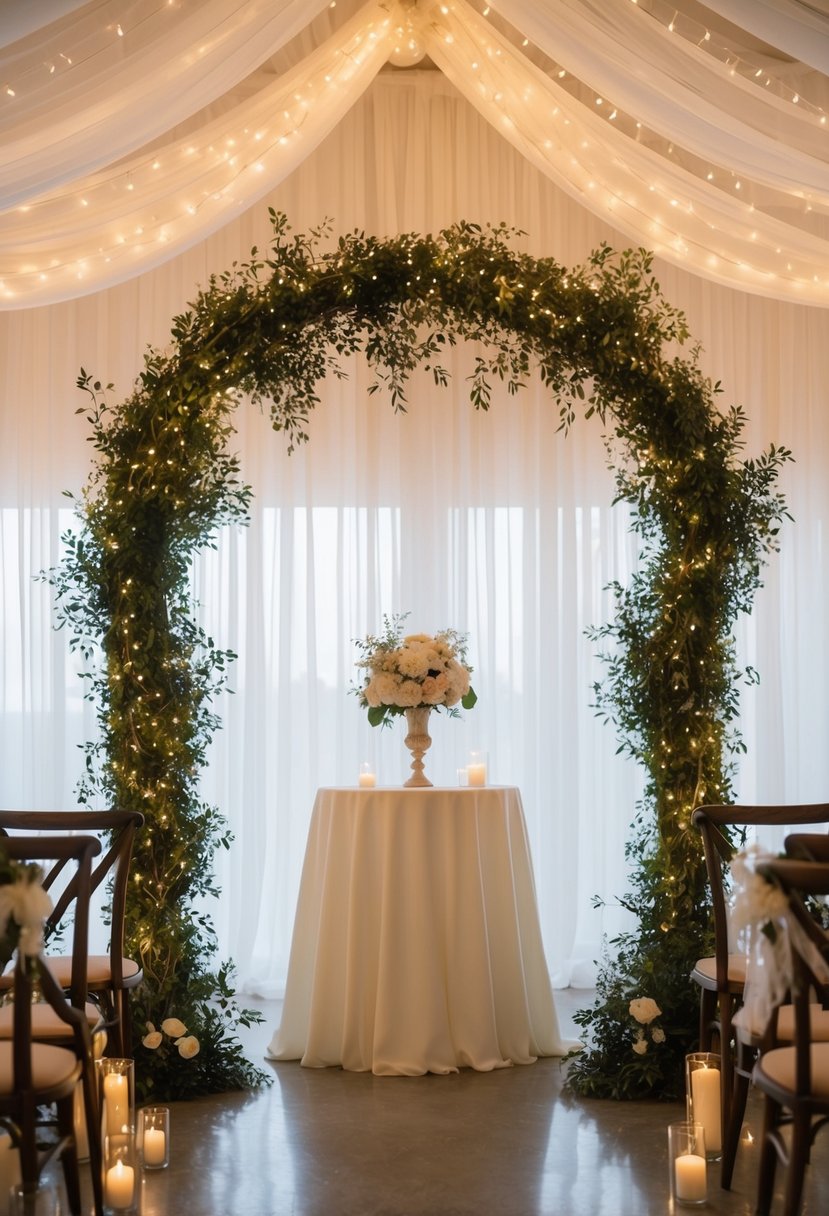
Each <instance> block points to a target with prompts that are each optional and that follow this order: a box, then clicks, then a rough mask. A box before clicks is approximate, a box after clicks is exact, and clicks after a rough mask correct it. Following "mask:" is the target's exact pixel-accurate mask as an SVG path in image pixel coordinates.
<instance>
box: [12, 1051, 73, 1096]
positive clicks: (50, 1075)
mask: <svg viewBox="0 0 829 1216" xmlns="http://www.w3.org/2000/svg"><path fill="white" fill-rule="evenodd" d="M81 1072H82V1069H81V1065H80V1063H79V1061H78V1057H77V1056H76V1055H75V1053H74V1051H68V1050H67V1049H66V1048H65V1047H52V1046H51V1045H50V1044H48V1043H33V1044H32V1083H33V1088H34V1089H37V1090H43V1091H48V1090H54V1089H60V1088H62V1087H63V1086H67V1087H70V1086H72V1085H75V1084H76V1083H77V1081H78V1080H79V1079H80V1076H81ZM13 1090H14V1070H13V1065H12V1044H11V1043H10V1042H5V1043H0V1094H2V1095H4V1096H7V1095H9V1094H11V1093H12V1092H13Z"/></svg>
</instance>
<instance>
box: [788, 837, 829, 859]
mask: <svg viewBox="0 0 829 1216" xmlns="http://www.w3.org/2000/svg"><path fill="white" fill-rule="evenodd" d="M784 847H785V850H786V853H787V855H788V856H789V857H794V858H798V859H799V860H800V861H829V833H827V832H792V833H790V834H789V835H788V836H787V837H786V839H785V841H784Z"/></svg>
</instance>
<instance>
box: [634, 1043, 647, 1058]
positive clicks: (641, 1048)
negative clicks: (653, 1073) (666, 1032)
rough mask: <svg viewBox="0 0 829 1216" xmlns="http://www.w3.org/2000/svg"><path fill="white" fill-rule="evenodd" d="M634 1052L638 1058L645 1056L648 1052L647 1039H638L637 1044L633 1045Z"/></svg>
mask: <svg viewBox="0 0 829 1216" xmlns="http://www.w3.org/2000/svg"><path fill="white" fill-rule="evenodd" d="M633 1050H634V1051H635V1052H636V1054H637V1055H638V1056H643V1055H644V1054H645V1052H646V1051H647V1050H648V1041H647V1039H637V1040H636V1042H635V1043H634V1044H633Z"/></svg>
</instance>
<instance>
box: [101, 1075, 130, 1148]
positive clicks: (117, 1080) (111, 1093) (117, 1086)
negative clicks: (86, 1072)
mask: <svg viewBox="0 0 829 1216" xmlns="http://www.w3.org/2000/svg"><path fill="white" fill-rule="evenodd" d="M96 1067H97V1069H98V1093H99V1094H100V1098H101V1133H102V1135H103V1136H104V1137H107V1136H124V1135H126V1134H127V1133H133V1132H134V1131H135V1065H134V1063H133V1061H132V1060H127V1059H120V1058H118V1057H117V1056H104V1058H103V1059H102V1060H98V1061H96Z"/></svg>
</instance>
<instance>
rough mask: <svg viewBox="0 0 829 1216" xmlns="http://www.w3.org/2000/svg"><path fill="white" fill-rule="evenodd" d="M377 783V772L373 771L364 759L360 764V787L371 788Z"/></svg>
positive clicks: (363, 788) (362, 788)
mask: <svg viewBox="0 0 829 1216" xmlns="http://www.w3.org/2000/svg"><path fill="white" fill-rule="evenodd" d="M376 784H377V774H376V773H375V772H374V770H373V768H372V767H371V764H370V763H369V762H368V760H364V761H363V763H362V764H361V765H360V789H361V790H373V789H374V787H375V785H376Z"/></svg>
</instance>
